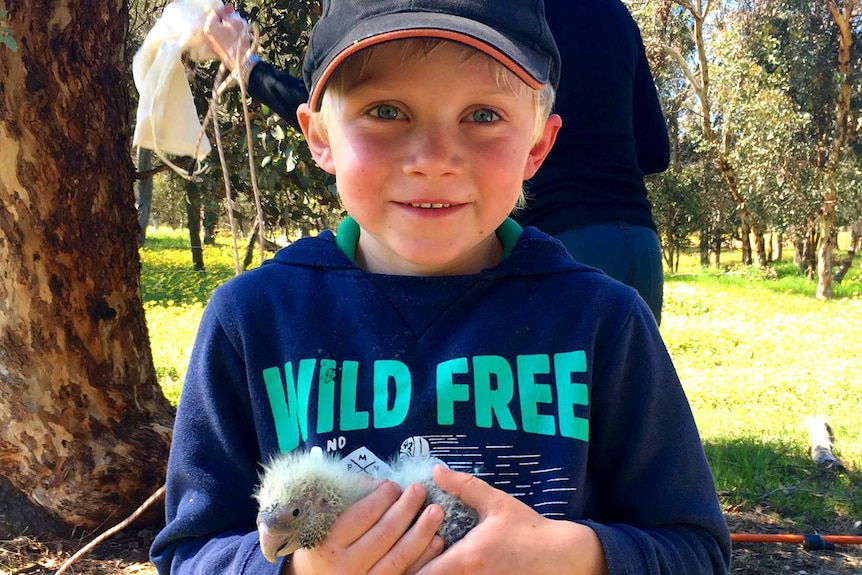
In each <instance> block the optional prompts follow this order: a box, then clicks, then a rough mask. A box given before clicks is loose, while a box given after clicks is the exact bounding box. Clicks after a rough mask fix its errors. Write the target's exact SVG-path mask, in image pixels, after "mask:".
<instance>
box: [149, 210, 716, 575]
mask: <svg viewBox="0 0 862 575" xmlns="http://www.w3.org/2000/svg"><path fill="white" fill-rule="evenodd" d="M498 235H499V236H500V237H501V239H503V242H504V246H505V251H504V255H505V257H504V258H503V259H502V261H501V262H500V263H499V264H498V265H496V266H495V267H493V268H491V269H486V270H483V271H482V272H481V273H477V274H473V275H464V276H445V277H414V276H389V275H380V274H372V273H368V272H365V271H363V270H362V269H360V268H359V267H357V266H356V265H355V263H354V262H353V261H352V259H351V256H352V252H353V251H354V250H355V245H356V239H357V238H358V228H357V226H356V224H355V222H353V221H352V220H350V219H348V220H347V221H346V222H345V223H344V224H342V227H341V228H340V231H339V236H338V239H336V238H335V236H333V235H332V234H331V233H330V232H324V233H322V234H321V235H320V236H318V237H316V238H307V239H302V240H299V241H297V242H296V243H294V244H293V245H291V246H289V247H287V248H284V249H282V250H280V251H279V252H278V253H277V254H276V256H275V257H274V258H273V259H272V260H269V261H267V262H266V263H265V264H264V265H263V266H261V267H260V268H258V269H255V270H252V271H249V272H247V273H245V274H243V275H241V276H239V277H237V278H235V279H232V280H230V281H228V282H226V283H225V284H223V285H222V286H220V287H219V288H218V289H217V290H216V291H215V293H214V294H213V296H212V299H211V301H210V302H209V304H208V306H207V308H206V310H205V312H204V315H203V318H202V321H201V324H200V330H199V333H198V336H197V339H196V342H195V345H194V349H193V352H192V359H191V363H190V366H189V370H188V373H187V376H186V381H185V384H184V387H183V391H182V396H181V399H180V403H179V408H178V412H177V419H176V426H175V431H174V442H173V446H172V449H171V454H170V460H169V465H168V478H167V487H168V489H167V499H166V505H167V526H166V527H165V528H164V530H163V531H162V532H161V533H159V535H158V536H157V538H156V540H155V542H154V544H153V547H152V559H153V562H154V563H155V565H156V567H157V568H158V570H159V572H160V573H161V574H163V575H166V574H168V573H176V574H186V573H219V574H234V573H235V574H240V573H248V574H266V573H273V574H275V573H277V572H278V569H279V568H280V565H271V564H269V563H268V562H267V561H266V560H265V559H264V557H263V555H262V553H261V551H260V547H259V545H258V537H257V532H256V530H255V515H256V512H257V509H256V503H255V501H254V500H253V498H252V493H253V491H254V488H255V486H256V483H257V481H258V472H259V470H260V462H262V461H267V460H268V459H269V458H270V457H272V456H273V455H274V454H276V453H278V452H285V451H290V450H293V449H306V450H312V451H315V450H322V451H326V452H332V453H335V454H337V455H338V456H340V457H342V458H344V459H345V460H347V461H348V462H350V463H351V464H353V465H354V466H355V467H358V468H364V469H367V470H369V471H370V470H374V469H375V468H379V467H380V466H384V465H387V462H391V461H392V460H393V459H395V458H398V457H399V456H410V455H430V456H434V457H438V458H440V459H441V460H443V461H444V462H446V463H447V464H448V465H449V466H450V467H452V468H453V469H456V470H461V471H467V472H470V473H473V474H475V475H477V476H478V477H480V478H482V479H483V480H484V481H486V482H488V483H489V484H491V485H493V486H494V487H496V488H498V489H501V490H503V491H505V492H508V493H510V494H511V495H513V496H514V497H517V498H518V499H520V500H521V501H523V502H525V503H526V504H528V505H530V506H531V507H532V508H534V509H535V510H536V511H538V512H539V513H541V514H542V515H544V516H546V517H549V518H554V519H568V520H571V521H578V522H582V523H585V524H588V525H589V526H590V527H592V528H593V529H594V530H595V531H596V532H597V533H598V536H599V538H600V539H601V543H602V545H603V548H604V551H605V554H606V557H607V562H608V566H609V568H610V573H611V574H612V575H617V574H620V575H621V574H623V573H625V574H659V573H662V574H667V575H671V574H673V575H678V574H680V573H686V574H688V575H694V574H701V573H702V574H706V573H724V572H726V569H727V564H728V560H729V553H730V543H729V535H728V531H727V526H726V524H725V522H724V518H723V516H722V512H721V509H720V507H719V504H718V501H717V497H716V493H715V487H714V484H713V480H712V476H711V474H710V470H709V467H708V465H707V462H706V459H705V457H704V453H703V449H702V445H701V442H700V438H699V436H698V432H697V429H696V427H695V423H694V420H693V418H692V414H691V412H690V409H689V406H688V403H687V401H686V398H685V395H684V393H683V390H682V388H681V386H680V382H679V379H678V378H677V375H676V373H675V371H674V368H673V365H672V363H671V360H670V358H669V356H668V353H667V351H666V349H665V347H664V345H663V342H662V340H661V337H660V334H659V331H658V328H657V327H656V324H655V321H654V320H653V317H652V315H651V313H650V311H649V309H647V307H646V305H645V304H644V303H643V301H642V300H641V299H640V298H639V297H638V295H637V293H636V292H635V291H634V290H632V289H630V288H628V287H626V286H624V285H622V284H620V283H617V282H615V281H613V280H610V279H608V278H607V277H606V276H604V275H603V274H601V273H600V272H598V271H596V270H594V269H592V268H587V267H584V266H582V265H580V264H578V263H576V262H574V261H573V260H572V259H571V258H570V257H569V256H568V254H567V253H566V251H565V248H564V247H563V246H562V245H561V244H560V243H558V242H557V241H556V240H553V239H552V238H550V237H548V236H546V235H545V234H543V233H542V232H539V231H538V230H536V229H535V228H527V229H525V230H523V233H521V229H520V228H519V227H518V225H517V224H515V223H514V222H512V221H511V220H507V222H506V223H505V224H504V225H503V226H502V227H501V229H500V230H499V231H498Z"/></svg>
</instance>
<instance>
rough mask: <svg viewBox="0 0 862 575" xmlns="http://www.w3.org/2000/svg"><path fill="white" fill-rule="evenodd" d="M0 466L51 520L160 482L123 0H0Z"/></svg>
mask: <svg viewBox="0 0 862 575" xmlns="http://www.w3.org/2000/svg"><path fill="white" fill-rule="evenodd" d="M5 9H7V10H8V11H9V23H10V26H11V28H12V33H13V35H14V36H15V38H16V40H17V41H18V43H19V49H18V51H17V52H13V51H11V50H8V49H0V78H2V81H0V204H2V206H3V209H0V421H2V422H3V423H2V425H0V475H2V476H3V477H4V478H5V479H6V480H8V482H9V483H10V484H11V485H14V486H15V488H16V489H17V490H19V491H20V492H22V493H23V494H24V495H26V497H27V498H28V500H29V501H30V502H33V503H34V504H35V505H37V506H39V507H41V508H43V509H44V510H47V511H48V512H50V513H51V514H52V515H53V516H54V517H56V518H58V520H59V521H61V522H62V523H64V524H66V525H70V526H78V527H81V528H86V529H93V528H96V527H99V526H102V525H104V524H105V522H107V521H110V520H116V519H118V518H121V517H124V516H125V515H127V514H128V513H130V512H131V511H132V510H134V509H135V508H137V507H138V506H139V505H140V504H141V503H142V502H143V501H144V500H145V499H146V498H147V497H148V496H149V495H150V494H151V493H152V492H153V491H155V490H156V489H157V488H158V487H159V486H160V485H161V484H162V483H163V481H164V473H165V463H166V461H167V453H168V444H169V441H170V429H171V425H172V417H173V414H172V409H171V407H170V405H169V404H168V402H167V401H166V400H165V398H164V396H163V395H162V392H161V389H160V388H159V386H158V383H157V381H156V377H155V374H154V371H155V370H154V368H153V361H152V355H151V352H150V346H149V338H148V334H147V326H146V323H145V318H144V311H143V305H142V300H141V289H140V279H139V278H140V260H139V257H138V251H137V243H136V236H137V229H138V228H137V225H136V214H135V206H134V192H133V177H132V175H133V165H132V162H131V159H130V156H129V148H128V145H129V136H130V134H129V122H128V116H129V114H128V109H129V94H128V87H127V86H128V83H127V78H126V73H125V70H126V65H127V63H126V61H125V60H124V58H125V56H126V54H125V53H124V46H125V33H126V25H127V22H128V7H127V4H126V3H125V2H124V1H122V0H79V1H76V2H72V1H70V0H57V1H55V2H50V3H46V2H37V1H35V0H6V2H5Z"/></svg>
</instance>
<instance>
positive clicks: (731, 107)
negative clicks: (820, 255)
mask: <svg viewBox="0 0 862 575" xmlns="http://www.w3.org/2000/svg"><path fill="white" fill-rule="evenodd" d="M735 8H736V10H735V12H734V13H733V17H729V16H728V17H725V18H722V19H721V22H720V23H718V22H717V23H716V25H715V26H714V27H713V30H712V35H711V38H712V52H713V54H714V56H713V63H714V72H715V74H714V75H713V88H714V91H713V94H714V95H715V101H716V106H717V108H719V109H720V116H721V119H722V133H723V139H724V141H725V142H726V148H727V154H728V157H729V158H730V159H731V161H732V162H733V165H734V166H736V168H737V173H738V174H739V178H738V184H739V190H740V193H741V195H742V196H743V197H744V198H745V202H746V208H747V211H748V213H749V215H750V217H751V218H752V221H753V222H754V224H755V229H756V232H755V233H756V234H759V235H760V237H757V238H756V241H755V244H756V246H757V249H758V253H757V258H756V259H757V260H758V261H760V262H766V261H768V257H767V254H766V252H765V242H764V240H763V233H764V232H765V231H766V230H768V229H776V228H777V229H783V228H784V227H785V226H786V223H787V221H786V214H787V213H788V211H787V210H788V208H789V207H790V206H791V205H792V204H793V203H794V202H793V200H796V199H797V192H798V190H799V189H800V188H799V184H800V183H801V182H802V181H805V179H806V175H807V174H806V170H808V171H810V166H811V164H812V158H813V153H812V150H813V149H814V146H812V145H811V141H810V139H809V137H808V134H809V125H810V124H811V115H810V113H809V112H807V111H806V110H804V109H803V107H802V106H801V105H800V104H799V103H798V102H797V101H796V100H795V99H794V97H793V94H792V91H791V87H790V77H789V73H788V69H787V66H786V65H784V62H783V61H782V57H781V56H782V54H781V43H780V41H779V40H778V39H777V38H776V37H775V32H776V28H775V26H774V21H773V20H771V19H770V18H769V13H768V10H764V9H762V8H761V7H759V6H757V5H755V3H748V4H738V5H736V7H735Z"/></svg>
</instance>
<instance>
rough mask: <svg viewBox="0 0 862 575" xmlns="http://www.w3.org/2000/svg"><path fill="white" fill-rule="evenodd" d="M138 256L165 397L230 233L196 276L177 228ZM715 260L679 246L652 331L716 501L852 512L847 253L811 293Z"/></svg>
mask: <svg viewBox="0 0 862 575" xmlns="http://www.w3.org/2000/svg"><path fill="white" fill-rule="evenodd" d="M244 248H245V243H244V242H242V243H241V249H244ZM141 256H142V261H143V279H142V285H143V293H144V301H145V311H146V316H147V323H148V326H149V331H150V338H151V342H152V349H153V356H154V361H155V364H156V371H157V374H158V377H159V381H160V383H161V385H162V387H163V389H164V391H165V394H166V396H167V397H168V398H169V399H170V401H171V402H172V403H174V404H176V402H177V400H178V398H179V392H180V389H181V386H182V383H181V382H182V379H183V377H184V375H185V370H186V365H187V363H188V359H189V355H190V353H191V347H192V342H193V340H194V335H195V332H196V330H197V326H198V323H199V322H200V317H201V314H202V313H203V308H204V305H205V303H206V302H207V301H208V300H209V297H210V295H211V293H212V290H213V289H215V287H216V286H217V285H219V284H221V283H222V282H224V281H226V280H227V279H229V278H231V277H233V275H234V255H233V249H232V245H231V242H230V241H228V240H227V239H223V240H220V241H218V242H217V243H216V245H215V246H205V247H204V251H203V256H204V262H205V264H206V271H205V272H196V271H194V270H193V269H192V259H191V252H190V248H189V242H188V237H187V235H185V233H184V232H172V231H167V230H161V229H160V230H159V231H158V232H151V233H150V237H149V239H148V240H147V245H146V247H144V248H142V249H141ZM240 257H242V254H240ZM723 260H724V266H726V267H724V266H723V267H722V269H721V270H714V269H707V270H704V269H701V267H700V265H699V263H698V261H697V258H696V257H695V256H693V255H688V256H685V257H684V259H683V261H682V262H681V263H680V273H679V274H677V275H675V276H666V283H665V304H664V311H663V315H662V326H661V332H662V336H663V337H664V339H665V342H666V344H667V346H668V349H669V350H670V353H671V356H672V357H673V360H674V363H675V365H676V367H677V371H678V372H679V375H680V378H681V380H682V382H683V385H684V387H685V390H686V393H687V395H688V398H689V401H690V403H691V407H692V410H693V412H694V415H695V418H696V420H697V423H698V427H699V429H700V432H701V435H702V438H703V440H704V445H705V448H706V451H707V456H708V458H709V460H710V463H711V465H712V469H713V474H714V476H715V479H716V484H717V488H718V490H719V492H720V493H721V495H722V501H723V503H724V505H725V507H726V508H727V509H736V508H746V507H750V506H755V505H756V506H757V507H758V508H759V509H767V510H770V511H772V512H773V513H776V514H780V515H782V516H783V517H784V518H786V519H788V520H790V521H793V522H795V523H796V524H798V525H799V526H800V528H810V529H819V530H825V531H829V526H830V525H831V524H832V523H833V522H835V521H836V520H837V519H838V518H848V517H857V518H858V517H862V480H860V475H859V473H858V472H857V471H856V470H858V469H860V467H862V417H860V415H859V414H862V393H860V388H859V386H860V382H862V361H860V358H862V335H860V333H859V329H860V328H859V326H862V282H860V280H859V264H858V261H857V263H856V264H855V266H854V269H853V270H852V271H851V272H850V273H849V274H848V275H847V277H846V278H845V280H844V282H843V283H842V285H840V286H836V294H837V297H836V298H834V299H833V300H831V301H819V300H817V299H815V298H814V293H815V289H816V284H815V283H814V282H813V281H809V280H807V279H805V278H804V277H802V276H801V275H800V273H799V270H798V267H797V266H795V265H794V264H793V263H792V262H784V263H779V264H776V265H773V267H774V269H775V272H774V273H773V272H768V273H764V272H762V271H760V270H756V269H751V268H748V267H744V266H741V265H739V263H738V262H739V253H738V252H730V253H726V254H725V255H724V256H723ZM253 265H256V262H255V264H253ZM814 414H819V415H822V416H824V417H825V418H826V420H827V421H828V422H829V424H830V425H831V427H832V429H833V431H834V433H835V437H836V441H835V451H836V454H837V455H839V457H840V458H841V460H842V461H843V462H844V464H845V465H846V466H847V467H848V469H849V470H848V471H846V472H836V471H834V470H822V469H819V468H817V467H815V466H814V465H813V464H812V463H811V460H810V458H809V457H808V444H809V440H808V435H807V431H806V427H805V422H806V419H807V417H808V416H810V415H814Z"/></svg>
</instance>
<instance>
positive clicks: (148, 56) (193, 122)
mask: <svg viewBox="0 0 862 575" xmlns="http://www.w3.org/2000/svg"><path fill="white" fill-rule="evenodd" d="M222 6H224V4H223V3H222V1H221V0H177V1H176V2H173V3H172V4H168V6H166V7H165V10H164V12H162V16H161V17H160V18H159V20H158V21H157V22H156V24H155V25H154V26H153V28H152V30H150V32H149V33H148V34H147V37H146V38H145V39H144V43H143V45H142V46H141V48H140V49H139V50H138V52H137V53H136V54H135V57H134V60H133V61H132V75H133V77H134V80H135V86H136V87H137V89H138V93H139V94H140V101H139V102H138V113H137V122H136V124H135V134H134V138H133V141H132V143H133V144H134V145H135V146H137V147H140V148H146V149H149V150H153V151H154V152H155V153H156V154H157V155H158V156H159V157H160V158H161V159H162V160H163V161H164V162H165V163H167V164H169V165H171V166H173V164H171V163H170V162H169V161H168V160H167V159H166V158H165V157H164V155H163V154H170V155H174V156H193V157H195V158H196V159H198V160H201V159H203V158H205V157H206V156H207V155H209V153H210V150H211V149H212V146H211V145H210V141H209V139H208V138H207V137H206V135H205V134H204V135H203V136H202V137H201V122H200V119H199V118H198V113H197V110H196V108H195V104H194V99H193V97H192V91H191V88H190V87H189V82H188V78H187V77H186V71H185V67H184V66H183V63H182V55H183V53H184V52H189V55H190V56H191V58H192V59H193V60H196V61H199V60H206V59H216V58H217V57H216V55H215V54H214V53H213V52H212V51H211V50H210V49H209V47H208V46H207V44H206V41H205V40H204V36H203V28H204V23H205V21H206V17H207V14H208V13H209V12H210V11H214V10H218V9H219V8H221V7H222ZM199 139H200V144H198V140H199ZM196 148H197V149H196Z"/></svg>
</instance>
